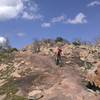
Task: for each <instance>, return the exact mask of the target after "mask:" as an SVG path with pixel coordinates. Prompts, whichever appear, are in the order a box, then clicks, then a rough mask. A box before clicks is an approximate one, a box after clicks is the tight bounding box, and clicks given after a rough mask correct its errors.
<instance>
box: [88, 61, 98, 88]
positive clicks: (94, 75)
mask: <svg viewBox="0 0 100 100" xmlns="http://www.w3.org/2000/svg"><path fill="white" fill-rule="evenodd" d="M87 80H88V81H89V82H90V83H91V84H92V85H93V84H95V86H96V87H99V88H100V63H99V64H98V65H97V67H96V68H95V69H93V70H91V71H89V72H88V75H87Z"/></svg>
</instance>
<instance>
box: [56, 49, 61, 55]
mask: <svg viewBox="0 0 100 100" xmlns="http://www.w3.org/2000/svg"><path fill="white" fill-rule="evenodd" d="M61 52H62V50H61V49H60V48H58V53H57V56H61Z"/></svg>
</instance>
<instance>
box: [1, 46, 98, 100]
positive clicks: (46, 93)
mask: <svg viewBox="0 0 100 100" xmlns="http://www.w3.org/2000/svg"><path fill="white" fill-rule="evenodd" d="M55 48H56V47H52V48H50V47H48V48H47V47H45V48H43V47H42V51H40V52H39V53H33V52H32V51H31V50H23V51H18V52H16V53H15V59H13V60H14V61H13V62H14V63H13V66H14V71H13V72H12V74H11V77H12V81H11V83H14V85H15V86H16V87H13V88H15V89H14V90H16V88H17V90H16V91H14V92H13V93H15V94H14V95H18V96H23V97H26V98H28V99H31V100H38V99H39V100H100V96H99V95H98V94H95V92H94V93H92V92H89V91H88V89H87V88H86V86H85V85H84V84H83V83H82V81H83V76H81V74H80V73H81V71H80V69H82V68H83V69H84V70H85V68H84V62H85V61H87V62H89V63H93V64H94V62H95V61H97V59H95V53H91V52H90V50H89V49H88V48H87V47H85V46H84V47H74V46H73V45H64V46H63V47H62V48H63V57H62V59H63V66H62V67H60V66H57V65H56V64H55V56H54V53H55ZM50 49H52V50H51V51H50ZM40 50H41V49H40ZM51 52H52V55H51ZM96 53H97V52H96ZM92 59H93V60H92ZM5 67H6V65H5V64H1V67H0V70H2V69H5ZM87 71H88V70H87ZM88 72H89V74H88V75H87V80H88V81H90V82H91V83H95V84H96V85H97V86H99V85H100V80H99V76H100V65H99V66H98V67H97V68H95V69H94V70H92V71H88ZM2 82H3V81H0V84H1V83H2ZM6 84H7V81H6ZM0 86H5V84H2V85H0ZM11 86H12V84H11ZM0 89H2V88H1V87H0ZM11 89H12V87H11ZM10 92H12V91H10ZM0 93H2V91H0Z"/></svg>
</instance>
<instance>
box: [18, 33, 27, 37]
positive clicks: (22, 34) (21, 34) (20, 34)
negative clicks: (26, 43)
mask: <svg viewBox="0 0 100 100" xmlns="http://www.w3.org/2000/svg"><path fill="white" fill-rule="evenodd" d="M25 35H26V34H24V33H17V36H18V37H24V36H25Z"/></svg>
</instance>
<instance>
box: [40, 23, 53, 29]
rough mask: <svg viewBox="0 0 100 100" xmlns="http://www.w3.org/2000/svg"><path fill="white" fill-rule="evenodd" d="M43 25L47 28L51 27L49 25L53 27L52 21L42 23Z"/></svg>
mask: <svg viewBox="0 0 100 100" xmlns="http://www.w3.org/2000/svg"><path fill="white" fill-rule="evenodd" d="M41 27H46V28H49V27H51V23H47V22H46V23H43V24H42V25H41Z"/></svg>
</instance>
